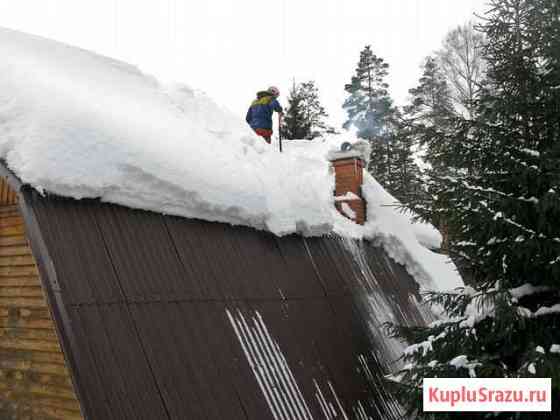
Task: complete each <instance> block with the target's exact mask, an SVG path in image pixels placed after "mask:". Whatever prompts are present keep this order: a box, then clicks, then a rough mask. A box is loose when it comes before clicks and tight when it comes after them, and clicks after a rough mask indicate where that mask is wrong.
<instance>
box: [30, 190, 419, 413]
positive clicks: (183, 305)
mask: <svg viewBox="0 0 560 420" xmlns="http://www.w3.org/2000/svg"><path fill="white" fill-rule="evenodd" d="M23 194H24V198H25V200H24V205H26V206H29V207H30V208H31V209H32V211H31V212H27V214H28V216H27V218H28V223H31V224H34V226H35V227H36V228H37V229H36V230H38V231H39V232H40V233H41V235H42V237H43V240H44V241H45V243H46V245H47V246H46V251H42V252H45V253H48V254H49V255H48V256H46V257H48V258H42V259H40V261H42V263H43V264H50V263H49V262H48V261H49V258H50V261H52V266H53V267H54V271H53V270H51V271H48V270H47V271H46V272H48V273H51V274H49V275H51V276H54V281H50V282H47V285H48V287H50V288H53V289H56V288H57V287H58V284H59V285H60V295H59V296H60V299H57V300H56V301H55V302H54V304H55V305H61V306H63V308H62V309H64V311H65V312H68V313H69V314H70V315H69V318H68V319H65V318H64V317H62V316H58V317H56V321H57V323H58V324H59V328H60V329H62V330H63V331H66V330H68V331H71V333H72V334H68V335H66V334H63V335H62V336H63V339H64V342H63V346H64V348H65V350H66V351H67V352H69V354H71V355H72V359H73V361H75V363H73V372H72V373H73V375H74V378H75V381H76V383H77V384H78V385H79V386H78V388H79V390H80V391H81V392H79V394H80V398H81V399H82V406H83V407H84V411H85V414H86V415H87V416H89V418H94V419H98V418H99V419H101V418H102V419H104V420H105V419H109V420H110V419H125V418H134V419H144V418H145V419H150V420H157V419H177V420H179V419H180V420H183V419H185V418H189V419H224V418H228V419H258V420H262V419H286V420H287V419H308V418H329V416H330V418H333V419H334V418H344V416H347V417H348V418H353V417H355V416H356V414H355V413H357V411H360V412H363V413H366V414H369V415H371V416H374V417H375V418H387V419H393V418H397V413H396V408H395V405H394V402H393V400H392V398H391V397H390V396H389V395H388V394H387V392H386V391H385V390H384V389H383V386H382V379H381V378H382V375H383V369H384V367H383V366H382V364H380V363H379V362H378V360H377V358H376V351H377V352H380V351H383V346H378V344H379V343H376V339H378V337H377V336H376V337H377V338H376V339H373V338H375V337H372V334H371V332H372V331H371V328H372V326H371V325H370V323H371V320H372V319H370V318H371V314H370V313H368V311H369V310H370V309H369V308H368V307H367V304H366V303H367V299H368V297H367V294H368V293H369V292H375V293H379V294H381V295H386V296H387V302H389V303H387V302H385V301H384V302H385V303H384V304H385V305H387V308H388V309H387V310H388V311H390V312H391V313H392V312H394V314H393V315H392V316H394V317H395V319H397V318H398V317H401V318H402V317H403V316H402V314H405V315H406V316H407V317H409V318H410V319H419V318H418V317H419V316H418V314H417V313H415V312H414V311H416V309H415V308H414V305H411V303H410V296H412V295H414V293H415V288H414V282H413V281H412V280H411V279H410V278H409V277H408V275H407V274H406V273H405V272H404V271H403V270H400V269H399V268H395V264H393V263H391V262H390V261H389V262H388V261H386V260H384V259H383V258H382V257H379V255H380V254H381V253H382V251H381V250H380V249H379V248H375V247H372V246H371V245H368V244H364V247H365V248H364V249H365V250H366V251H363V250H362V251H363V252H362V254H363V255H362V254H360V255H361V256H360V258H362V259H365V261H366V263H365V264H368V263H367V261H371V264H372V267H375V268H373V269H374V270H375V276H376V279H375V280H372V279H370V278H368V277H367V275H365V274H364V273H363V269H364V267H363V266H361V265H360V264H364V261H362V260H360V261H357V260H356V259H357V258H358V257H359V256H357V255H353V254H352V252H353V251H351V250H349V249H348V246H345V244H344V242H343V241H340V240H336V239H333V238H307V239H304V238H301V237H296V236H291V237H287V238H277V237H275V236H273V235H271V234H269V233H265V232H259V231H255V230H252V229H248V228H241V227H232V226H229V225H224V224H219V223H208V222H202V221H196V220H186V219H181V218H177V217H168V216H162V215H158V214H154V213H150V212H144V211H139V210H131V209H125V208H122V207H118V206H114V205H109V204H102V203H99V202H97V201H95V200H82V201H75V200H68V199H58V198H53V197H47V198H45V197H41V196H39V195H38V194H36V193H34V192H32V191H29V190H25V191H24V193H23ZM399 270H400V271H399ZM52 273H55V274H56V275H54V274H52ZM57 282H58V283H57ZM368 288H369V289H368ZM374 289H375V290H374ZM368 290H369V291H368ZM365 302H366V303H365ZM64 311H62V312H64ZM55 312H56V311H55ZM67 336H68V337H70V339H68V340H67V338H66V337H67ZM72 337H73V338H74V339H73V340H72V339H71V338H72ZM379 360H381V361H382V362H384V361H385V359H383V358H379Z"/></svg>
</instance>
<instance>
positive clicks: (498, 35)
mask: <svg viewBox="0 0 560 420" xmlns="http://www.w3.org/2000/svg"><path fill="white" fill-rule="evenodd" d="M490 7H491V9H490V11H489V12H488V13H487V14H486V20H485V23H484V25H483V27H482V30H483V33H484V34H485V35H486V36H487V38H488V43H487V45H486V47H485V51H484V56H485V59H486V61H487V63H488V73H487V81H486V83H485V85H484V89H483V90H482V91H481V93H480V96H479V98H478V100H477V101H476V107H475V108H474V110H475V112H474V115H473V118H472V119H469V120H466V119H462V118H456V119H455V120H454V122H453V124H451V127H452V129H451V131H450V132H449V133H448V134H444V133H440V137H441V139H442V140H443V143H444V144H453V148H445V147H443V148H442V150H441V156H440V157H439V159H440V161H441V162H447V163H448V164H449V165H450V166H452V167H455V168H464V169H463V170H461V171H457V173H456V174H454V175H453V176H449V177H448V178H447V184H446V185H442V186H441V190H440V194H441V195H442V196H445V200H446V202H448V203H449V207H448V208H447V209H446V210H445V213H446V214H445V217H446V218H448V219H449V220H451V221H452V222H453V223H454V225H455V226H456V227H457V230H456V231H455V235H456V239H457V241H455V242H454V243H453V244H452V252H453V253H454V254H455V255H458V256H460V257H461V258H462V264H463V266H464V267H465V268H467V269H468V272H469V273H470V276H469V278H468V283H469V285H468V286H466V287H465V288H463V289H460V290H457V291H452V292H449V293H429V294H428V295H427V297H428V301H429V302H431V303H437V304H439V305H441V306H442V307H443V308H444V310H445V315H446V318H445V319H443V320H441V321H438V322H436V323H433V324H431V325H430V326H428V327H414V328H410V327H403V326H393V327H392V332H393V334H395V335H397V336H399V337H401V338H403V339H406V340H407V341H409V342H413V343H415V345H413V346H411V347H409V349H408V351H407V352H405V355H404V362H405V363H406V365H405V368H404V369H402V371H401V372H400V373H399V375H398V377H399V381H398V382H399V384H400V386H402V387H403V390H405V391H407V392H400V393H399V394H398V395H400V396H401V397H403V402H404V403H405V404H406V405H407V406H408V407H409V409H410V411H411V412H415V415H416V417H417V418H437V419H444V418H455V416H453V415H452V414H446V413H437V415H434V414H430V413H423V412H422V409H421V385H422V379H423V378H424V377H469V376H478V377H509V378H517V377H550V378H552V388H553V389H552V396H553V413H552V415H546V414H542V415H537V414H536V413H500V414H496V416H495V417H494V418H500V419H537V418H557V416H558V414H559V413H558V410H559V409H560V408H559V407H558V396H559V395H560V353H559V352H558V348H559V347H558V345H559V344H560V257H559V256H560V196H559V194H560V118H558V115H560V4H559V3H558V1H557V0H531V1H529V0H491V1H490ZM446 136H447V138H446ZM451 138H452V139H454V142H453V143H452V142H451ZM470 418H487V415H486V414H480V415H477V414H474V413H473V414H472V415H471V416H470Z"/></svg>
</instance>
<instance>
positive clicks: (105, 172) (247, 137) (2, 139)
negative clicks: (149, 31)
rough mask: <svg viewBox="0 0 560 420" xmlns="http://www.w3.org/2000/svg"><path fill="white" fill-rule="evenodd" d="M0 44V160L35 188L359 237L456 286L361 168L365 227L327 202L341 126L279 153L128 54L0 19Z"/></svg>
mask: <svg viewBox="0 0 560 420" xmlns="http://www.w3.org/2000/svg"><path fill="white" fill-rule="evenodd" d="M0 50H1V51H2V52H3V57H2V60H1V61H0V159H3V160H4V161H5V162H6V164H7V165H8V167H9V168H10V169H11V170H12V171H13V172H14V173H15V174H16V175H17V176H18V177H19V178H20V179H21V180H22V182H24V183H27V184H30V185H32V186H33V187H34V188H36V189H37V190H39V191H41V192H50V193H55V194H59V195H63V196H69V197H73V198H76V199H81V198H85V197H91V198H99V199H101V200H102V201H106V202H111V203H116V204H121V205H125V206H129V207H133V208H141V209H146V210H152V211H156V212H161V213H165V214H173V215H178V216H183V217H188V218H198V219H204V220H208V221H220V222H226V223H230V224H233V225H246V226H251V227H254V228H256V229H265V230H269V231H271V232H273V233H274V234H276V235H286V234H290V233H300V234H303V235H324V234H330V233H336V234H339V235H342V236H345V237H350V238H357V239H360V238H368V239H372V240H374V241H378V242H379V243H380V244H382V245H383V246H384V247H385V249H386V250H387V251H388V253H389V255H390V256H391V257H392V258H394V259H395V260H396V261H397V262H400V263H402V264H403V265H405V267H407V269H408V271H409V272H410V273H411V274H413V275H414V276H415V278H416V279H417V280H418V281H419V283H420V284H421V286H422V287H424V288H426V289H448V288H453V287H457V286H460V285H461V280H460V278H459V276H458V275H457V274H456V272H455V270H454V267H453V266H452V264H450V263H449V261H447V260H446V258H444V257H442V256H440V255H438V254H435V253H433V252H431V251H429V250H428V249H427V248H426V246H425V245H427V246H429V247H437V246H438V244H439V242H440V241H441V237H440V236H439V233H437V231H435V229H433V228H432V227H431V226H427V225H413V224H411V222H410V219H409V217H407V216H406V215H403V214H400V213H399V212H398V210H396V209H395V208H394V207H390V206H387V205H391V204H394V202H395V200H394V199H393V197H391V196H390V195H389V194H387V192H385V191H384V190H383V188H381V186H380V185H379V184H378V183H377V182H376V181H375V180H374V179H373V178H372V177H371V176H366V181H365V185H364V195H365V198H366V200H367V201H368V222H367V223H366V225H365V226H363V227H362V226H357V225H355V224H353V223H352V222H350V221H348V220H347V219H345V218H344V217H342V216H341V215H339V213H338V212H337V211H336V210H335V208H334V205H333V197H332V190H333V186H334V178H333V174H332V172H331V171H330V170H329V164H328V161H327V159H326V155H327V153H328V151H329V150H331V149H332V148H333V147H337V146H338V145H339V144H340V143H341V142H342V141H352V140H353V139H352V136H347V135H345V136H342V137H338V138H337V137H330V138H327V139H323V140H321V141H319V142H311V143H310V142H305V143H304V142H294V144H293V145H288V147H287V149H288V150H287V152H286V153H282V154H280V153H279V152H278V151H277V150H276V148H275V147H271V146H269V145H267V144H265V143H264V142H262V140H260V139H259V138H257V137H256V136H255V135H254V134H253V132H252V131H251V130H250V129H249V128H248V127H247V126H246V124H245V122H244V121H243V120H241V119H240V118H238V117H236V116H234V115H233V114H231V113H230V112H228V111H227V110H225V109H223V108H222V107H220V106H218V105H217V104H216V103H215V102H213V101H212V100H211V99H210V98H208V97H207V96H206V95H204V94H203V93H201V92H199V91H196V90H194V89H191V88H189V87H187V86H183V85H173V86H168V85H163V84H161V83H159V82H158V81H157V80H155V79H154V78H153V77H150V76H147V75H145V74H143V73H141V72H140V71H139V70H138V69H136V68H135V67H133V66H130V65H128V64H125V63H122V62H119V61H115V60H112V59H109V58H106V57H102V56H99V55H96V54H94V53H91V52H88V51H85V50H81V49H79V48H75V47H70V46H67V45H64V44H61V43H58V42H54V41H50V40H46V39H43V38H39V37H35V36H31V35H26V34H22V33H20V32H15V31H11V30H7V29H0ZM247 100H248V102H249V101H250V100H251V97H250V94H248V98H247Z"/></svg>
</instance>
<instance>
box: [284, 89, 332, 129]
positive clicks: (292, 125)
mask: <svg viewBox="0 0 560 420" xmlns="http://www.w3.org/2000/svg"><path fill="white" fill-rule="evenodd" d="M327 118H328V114H327V112H326V110H325V108H324V107H323V106H322V105H321V102H320V99H319V89H318V88H317V86H316V85H315V82H314V81H312V80H310V81H307V82H303V83H299V84H297V85H296V84H295V83H294V85H293V86H292V89H291V90H290V95H289V97H288V108H287V110H286V115H285V116H284V118H283V120H282V136H283V137H284V138H285V139H288V140H293V139H307V140H312V139H314V138H316V137H319V136H321V135H323V134H324V133H327V132H329V131H330V130H332V128H331V127H330V126H329V125H328V124H327V122H326V119H327Z"/></svg>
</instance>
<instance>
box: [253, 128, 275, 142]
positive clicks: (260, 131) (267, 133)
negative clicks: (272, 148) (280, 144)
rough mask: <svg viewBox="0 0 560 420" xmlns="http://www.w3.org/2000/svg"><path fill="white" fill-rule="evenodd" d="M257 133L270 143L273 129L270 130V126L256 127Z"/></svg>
mask: <svg viewBox="0 0 560 420" xmlns="http://www.w3.org/2000/svg"><path fill="white" fill-rule="evenodd" d="M255 133H257V135H259V136H261V137H262V138H263V139H265V141H266V142H267V143H268V144H270V138H271V137H272V130H269V129H268V128H255Z"/></svg>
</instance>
